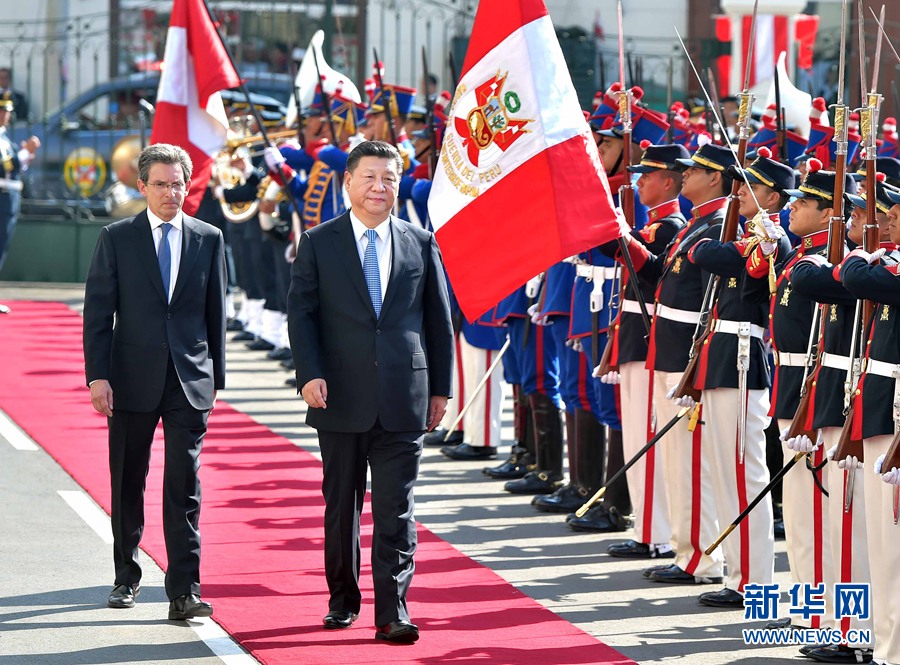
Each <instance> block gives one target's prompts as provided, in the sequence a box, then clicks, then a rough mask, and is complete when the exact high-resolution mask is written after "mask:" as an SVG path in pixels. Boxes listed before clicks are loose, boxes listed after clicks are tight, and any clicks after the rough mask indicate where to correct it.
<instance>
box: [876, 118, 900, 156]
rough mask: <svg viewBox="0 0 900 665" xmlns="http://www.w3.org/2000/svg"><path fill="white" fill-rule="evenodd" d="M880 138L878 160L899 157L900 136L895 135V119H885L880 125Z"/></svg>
mask: <svg viewBox="0 0 900 665" xmlns="http://www.w3.org/2000/svg"><path fill="white" fill-rule="evenodd" d="M881 129H882V134H881V136H882V138H881V143H880V145H879V146H878V159H884V158H886V157H890V158H891V159H897V158H898V157H900V136H898V135H897V119H896V118H885V119H884V122H883V123H882V124H881Z"/></svg>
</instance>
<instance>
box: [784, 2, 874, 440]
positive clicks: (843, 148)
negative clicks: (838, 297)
mask: <svg viewBox="0 0 900 665" xmlns="http://www.w3.org/2000/svg"><path fill="white" fill-rule="evenodd" d="M843 11H844V14H843V17H842V19H841V59H840V66H839V70H838V97H837V103H836V104H835V105H834V142H835V143H836V144H837V148H836V150H835V153H836V155H837V159H836V163H835V178H834V199H833V200H834V215H833V216H832V217H831V220H830V222H829V225H828V261H829V263H831V264H832V265H837V264H838V263H840V262H841V259H842V258H843V252H844V226H845V222H844V177H845V175H846V172H847V120H848V113H847V110H848V109H847V107H846V106H845V105H844V67H845V62H844V58H845V55H844V53H845V52H844V49H845V48H846V41H847V30H846V11H847V0H843ZM861 57H862V58H863V60H864V59H865V54H862V56H861ZM865 85H866V84H865V78H863V82H862V86H863V88H865ZM863 99H865V95H863ZM874 203H875V202H874V200H873V201H872V206H869V207H872V208H873V210H874ZM826 307H827V305H820V306H819V308H818V309H819V318H820V319H821V321H820V322H819V330H818V333H817V332H816V328H815V325H813V328H812V329H811V330H810V335H817V339H821V338H822V335H823V334H824V331H825V321H826V317H825V310H826ZM813 323H814V324H815V321H813ZM822 346H823V345H821V344H820V345H819V348H818V350H817V353H816V361H815V366H816V367H819V366H821V363H822V354H823V353H824V352H825V350H824V349H823V348H822ZM815 375H816V373H815V371H813V372H808V375H807V376H806V377H804V381H803V385H802V386H801V391H802V392H801V396H800V404H799V406H798V407H797V411H796V413H794V419H793V420H792V421H791V427H790V429H789V430H788V435H787V437H786V438H794V437H797V436H801V435H806V436H807V437H809V439H810V440H812V441H815V440H816V437H817V434H816V432H815V430H812V429H807V427H806V420H807V418H808V415H809V409H810V406H811V401H812V392H813V391H812V382H813V379H814V377H815Z"/></svg>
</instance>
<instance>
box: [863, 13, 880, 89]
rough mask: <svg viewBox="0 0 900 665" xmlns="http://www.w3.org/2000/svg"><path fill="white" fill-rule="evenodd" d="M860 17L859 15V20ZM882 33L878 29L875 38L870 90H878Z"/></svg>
mask: <svg viewBox="0 0 900 665" xmlns="http://www.w3.org/2000/svg"><path fill="white" fill-rule="evenodd" d="M861 20H862V17H860V21H861ZM879 23H884V5H881V20H880V21H879ZM883 38H884V33H883V32H881V31H880V30H879V31H878V35H877V37H876V38H875V63H874V64H873V66H872V85H871V86H870V88H869V89H870V90H873V91H874V90H878V75H879V74H880V73H881V44H882V42H883V41H884V39H883Z"/></svg>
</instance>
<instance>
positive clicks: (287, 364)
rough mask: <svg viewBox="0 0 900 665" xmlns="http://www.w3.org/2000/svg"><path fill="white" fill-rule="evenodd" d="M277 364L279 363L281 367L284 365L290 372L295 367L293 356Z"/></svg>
mask: <svg viewBox="0 0 900 665" xmlns="http://www.w3.org/2000/svg"><path fill="white" fill-rule="evenodd" d="M278 364H279V365H281V366H282V367H284V368H285V369H286V370H290V371H292V372H293V371H294V370H295V369H296V366H295V365H294V359H293V358H288V359H287V360H282V361H281V362H280V363H278Z"/></svg>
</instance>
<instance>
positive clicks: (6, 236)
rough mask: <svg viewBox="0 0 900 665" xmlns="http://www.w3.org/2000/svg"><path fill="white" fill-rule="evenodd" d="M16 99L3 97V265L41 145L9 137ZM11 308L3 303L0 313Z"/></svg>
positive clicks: (0, 247) (0, 186)
mask: <svg viewBox="0 0 900 665" xmlns="http://www.w3.org/2000/svg"><path fill="white" fill-rule="evenodd" d="M13 104H14V99H13V96H12V94H11V93H10V92H9V91H6V92H5V93H4V94H3V97H2V98H0V268H2V267H3V262H4V261H5V260H6V254H7V253H8V252H9V243H10V241H11V240H12V236H13V232H14V231H15V230H16V218H17V217H18V214H19V199H20V197H21V196H22V179H21V175H22V171H24V170H25V169H27V168H28V164H29V162H31V160H32V159H33V158H34V153H35V152H37V149H38V148H39V147H40V146H41V141H40V139H38V138H37V137H36V136H32V137H30V138H29V139H28V140H26V141H22V142H21V143H20V144H19V146H18V147H16V146H15V145H14V144H13V142H12V139H11V138H10V136H9V130H8V127H9V123H10V120H11V118H12V114H13ZM7 312H9V308H8V307H7V306H6V305H0V314H6V313H7Z"/></svg>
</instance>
